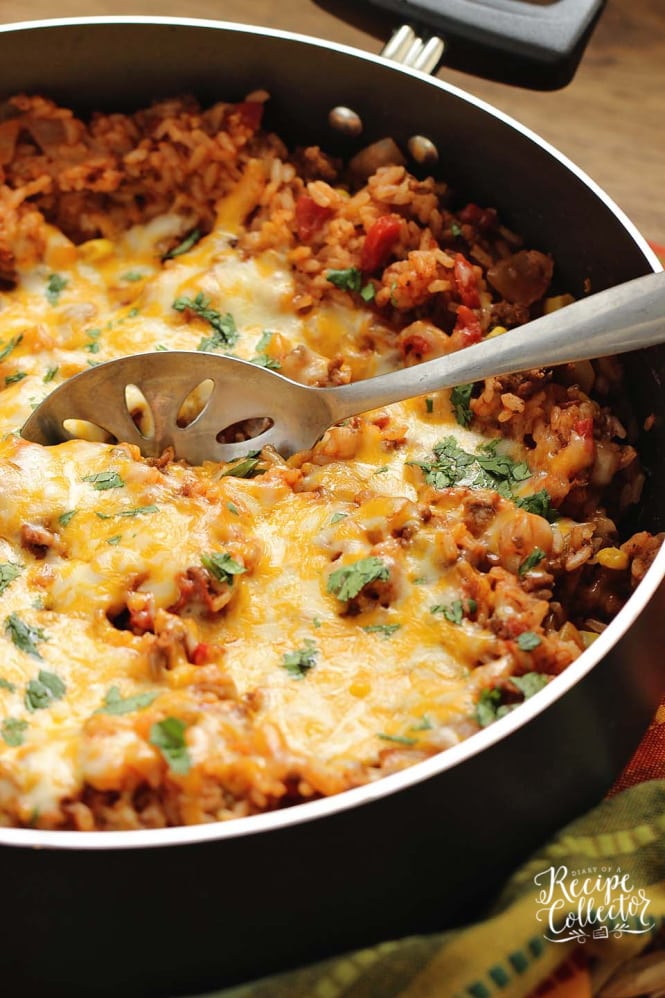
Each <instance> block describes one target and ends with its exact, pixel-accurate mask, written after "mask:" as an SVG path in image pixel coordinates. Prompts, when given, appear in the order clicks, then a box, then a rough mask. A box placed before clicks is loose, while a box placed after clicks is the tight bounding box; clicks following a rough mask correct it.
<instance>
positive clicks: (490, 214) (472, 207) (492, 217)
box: [457, 204, 497, 232]
mask: <svg viewBox="0 0 665 998" xmlns="http://www.w3.org/2000/svg"><path fill="white" fill-rule="evenodd" d="M457 217H458V218H459V220H460V222H463V223H464V224H465V225H475V227H476V228H477V229H482V231H483V232H487V230H488V229H493V228H495V227H496V223H497V217H496V209H495V208H480V207H478V205H477V204H468V205H467V206H466V208H462V210H461V211H460V212H459V213H458V216H457Z"/></svg>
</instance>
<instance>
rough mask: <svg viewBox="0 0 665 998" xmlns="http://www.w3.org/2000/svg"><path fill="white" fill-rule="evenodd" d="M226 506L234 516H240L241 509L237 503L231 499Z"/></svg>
mask: <svg viewBox="0 0 665 998" xmlns="http://www.w3.org/2000/svg"><path fill="white" fill-rule="evenodd" d="M226 508H227V509H228V511H229V513H233V515H234V516H239V515H240V510H239V509H238V507H237V506H236V504H235V503H234V502H230V501H229V502H227V504H226Z"/></svg>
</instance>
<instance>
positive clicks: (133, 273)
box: [120, 270, 147, 284]
mask: <svg viewBox="0 0 665 998" xmlns="http://www.w3.org/2000/svg"><path fill="white" fill-rule="evenodd" d="M146 276H147V275H146V274H144V273H142V272H141V271H140V270H128V271H127V272H126V273H124V274H121V275H120V280H121V281H129V282H130V284H134V283H135V282H136V281H142V280H143V278H144V277H146Z"/></svg>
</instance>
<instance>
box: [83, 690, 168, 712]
mask: <svg viewBox="0 0 665 998" xmlns="http://www.w3.org/2000/svg"><path fill="white" fill-rule="evenodd" d="M158 696H159V693H158V692H150V693H135V694H134V696H132V697H123V696H122V695H121V693H120V690H119V689H118V687H117V686H111V688H110V689H109V691H108V693H107V694H106V696H105V697H104V706H103V707H100V708H99V710H98V711H97V713H98V714H130V713H132V711H135V710H143V708H144V707H149V706H150V704H151V703H152V702H153V700H156V699H157V697H158Z"/></svg>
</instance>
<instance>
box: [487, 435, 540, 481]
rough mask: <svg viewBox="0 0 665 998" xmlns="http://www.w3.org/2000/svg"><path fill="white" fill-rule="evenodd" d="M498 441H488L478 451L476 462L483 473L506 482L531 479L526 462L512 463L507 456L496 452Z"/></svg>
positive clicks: (510, 458)
mask: <svg viewBox="0 0 665 998" xmlns="http://www.w3.org/2000/svg"><path fill="white" fill-rule="evenodd" d="M498 443H499V442H498V440H490V441H489V442H488V443H486V444H483V445H482V446H481V447H479V449H478V456H477V457H476V460H477V462H478V464H479V465H480V467H481V468H482V469H483V471H486V472H488V474H490V475H493V476H495V477H496V478H498V479H503V480H505V481H507V482H524V481H526V479H527V478H530V477H531V470H530V468H529V465H528V464H527V463H526V461H513V459H512V457H509V455H508V454H501V453H499V452H498V450H497V447H498Z"/></svg>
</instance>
